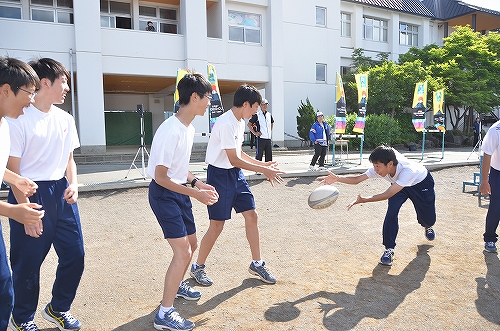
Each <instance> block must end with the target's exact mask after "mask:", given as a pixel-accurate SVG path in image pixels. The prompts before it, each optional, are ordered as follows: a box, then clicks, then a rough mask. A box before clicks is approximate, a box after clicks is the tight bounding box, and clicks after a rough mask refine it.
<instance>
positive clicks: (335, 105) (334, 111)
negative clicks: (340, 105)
mask: <svg viewBox="0 0 500 331" xmlns="http://www.w3.org/2000/svg"><path fill="white" fill-rule="evenodd" d="M333 116H335V121H334V122H333V125H334V127H333V128H332V129H333V134H332V137H333V138H332V167H334V166H335V139H336V136H335V134H336V133H337V132H336V131H337V130H335V127H336V126H337V79H335V88H334V90H333Z"/></svg>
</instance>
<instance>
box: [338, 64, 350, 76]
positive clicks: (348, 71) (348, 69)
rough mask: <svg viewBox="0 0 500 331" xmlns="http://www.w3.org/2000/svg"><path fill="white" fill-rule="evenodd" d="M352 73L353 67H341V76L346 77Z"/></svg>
mask: <svg viewBox="0 0 500 331" xmlns="http://www.w3.org/2000/svg"><path fill="white" fill-rule="evenodd" d="M350 72H351V67H346V66H340V74H341V75H342V76H345V75H347V74H348V73H350Z"/></svg>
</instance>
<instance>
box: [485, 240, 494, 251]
mask: <svg viewBox="0 0 500 331" xmlns="http://www.w3.org/2000/svg"><path fill="white" fill-rule="evenodd" d="M484 250H485V251H487V252H490V253H496V252H497V246H496V245H495V243H494V242H493V241H487V242H485V243H484Z"/></svg>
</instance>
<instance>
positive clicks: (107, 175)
mask: <svg viewBox="0 0 500 331" xmlns="http://www.w3.org/2000/svg"><path fill="white" fill-rule="evenodd" d="M244 151H245V152H247V153H248V154H249V155H253V153H254V151H255V150H251V149H250V148H248V147H245V148H244ZM400 152H401V153H403V154H404V155H405V156H407V157H408V158H411V159H413V160H415V161H417V162H422V163H423V164H424V165H425V166H426V167H427V168H428V169H430V170H433V169H440V168H445V167H450V166H459V165H475V164H479V155H478V153H476V152H472V150H471V148H450V149H445V151H444V155H443V153H442V151H441V149H432V150H426V151H425V153H424V157H423V158H422V152H421V151H416V152H404V151H400ZM313 154H314V151H313V150H312V149H303V150H294V151H287V150H279V149H278V150H274V151H273V160H275V161H277V162H278V164H279V168H280V169H281V170H283V171H285V172H286V175H284V176H283V177H285V178H289V177H304V176H306V177H308V176H318V172H311V171H308V169H309V163H310V162H311V158H312V156H313ZM369 155H370V151H365V152H364V153H363V154H362V155H360V153H359V151H351V152H350V153H349V155H348V157H347V156H346V155H345V154H342V155H340V154H339V151H336V155H335V163H334V165H333V166H331V164H332V154H331V152H330V154H329V155H327V159H326V162H325V165H327V164H329V165H330V166H329V167H328V168H329V169H330V170H332V171H334V172H335V173H339V174H345V173H359V172H364V171H365V170H366V169H367V168H368V167H369V166H370V162H369V161H368V156H369ZM132 160H133V158H131V160H130V163H128V164H125V163H124V164H83V165H78V182H79V183H80V185H81V188H80V190H81V191H82V192H86V191H94V190H100V189H117V188H130V187H142V186H147V185H149V182H150V180H151V179H150V178H146V179H144V176H143V175H144V172H143V169H142V162H141V160H140V158H138V160H136V162H134V165H135V166H134V165H132ZM131 165H132V166H131ZM146 165H147V164H145V165H144V166H146ZM206 166H207V165H206V163H205V162H203V161H195V162H191V167H190V170H191V171H192V172H193V173H194V174H195V175H196V176H198V177H199V178H202V179H203V178H205V177H206ZM245 174H246V175H247V178H248V179H250V180H251V179H258V178H260V175H256V174H254V173H252V172H245Z"/></svg>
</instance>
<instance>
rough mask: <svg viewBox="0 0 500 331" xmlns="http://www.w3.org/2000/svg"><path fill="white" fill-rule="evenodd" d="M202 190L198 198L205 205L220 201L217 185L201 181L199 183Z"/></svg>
mask: <svg viewBox="0 0 500 331" xmlns="http://www.w3.org/2000/svg"><path fill="white" fill-rule="evenodd" d="M197 187H198V189H199V190H200V194H199V196H198V197H197V198H196V200H198V201H199V202H201V203H202V204H204V205H207V206H211V205H213V204H214V203H216V202H217V201H219V193H217V191H216V190H215V187H213V186H212V185H208V184H206V183H203V182H202V183H200V184H199V185H197Z"/></svg>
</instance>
